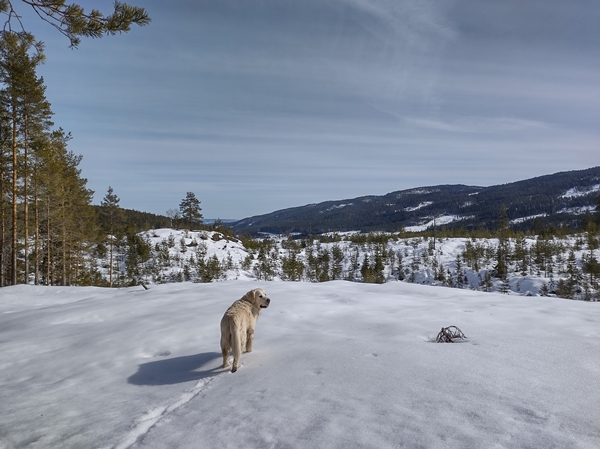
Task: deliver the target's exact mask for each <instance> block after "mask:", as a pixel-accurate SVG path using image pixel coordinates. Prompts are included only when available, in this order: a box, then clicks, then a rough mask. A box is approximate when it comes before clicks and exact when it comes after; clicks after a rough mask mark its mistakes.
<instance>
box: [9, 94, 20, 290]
mask: <svg viewBox="0 0 600 449" xmlns="http://www.w3.org/2000/svg"><path fill="white" fill-rule="evenodd" d="M18 151H19V148H18V146H17V107H16V105H15V104H12V169H13V170H12V175H13V176H12V178H13V185H12V239H11V243H12V247H11V253H10V265H11V284H12V285H17V182H18V174H17V154H18Z"/></svg>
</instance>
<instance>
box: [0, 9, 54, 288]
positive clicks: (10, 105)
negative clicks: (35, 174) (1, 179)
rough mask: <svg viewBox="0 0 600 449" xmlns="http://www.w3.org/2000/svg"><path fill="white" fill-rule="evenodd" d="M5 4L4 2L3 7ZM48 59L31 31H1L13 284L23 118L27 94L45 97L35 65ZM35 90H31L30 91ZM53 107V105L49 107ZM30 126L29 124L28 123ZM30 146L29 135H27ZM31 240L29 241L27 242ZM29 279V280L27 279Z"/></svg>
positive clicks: (0, 77)
mask: <svg viewBox="0 0 600 449" xmlns="http://www.w3.org/2000/svg"><path fill="white" fill-rule="evenodd" d="M1 6H2V5H1V4H0V7H1ZM43 60H44V54H43V45H42V44H41V43H40V42H37V41H36V40H35V39H34V37H33V36H32V35H31V34H28V33H13V32H10V31H4V32H2V33H1V35H0V83H2V84H3V86H4V88H3V90H2V92H1V103H2V109H3V110H4V113H5V114H7V115H8V117H9V120H10V126H11V153H12V163H11V172H12V173H11V174H12V185H11V218H12V219H11V256H10V259H11V260H10V262H11V270H10V271H11V284H12V285H15V284H17V281H18V279H17V278H18V276H17V252H18V248H17V242H18V235H17V234H18V231H17V214H18V210H17V208H18V197H19V179H20V178H21V179H23V177H22V176H20V173H19V161H20V156H21V148H20V141H19V138H20V137H21V135H22V129H21V126H22V124H23V121H22V118H23V117H24V116H25V117H28V114H27V113H28V112H30V108H29V107H24V105H25V104H27V105H28V106H29V105H30V102H29V101H26V98H27V97H29V98H31V97H35V98H36V100H38V101H37V103H40V101H45V100H43V90H41V87H40V86H41V83H38V79H37V77H36V75H35V68H36V67H37V66H38V65H39V64H40V63H41V62H42V61H43ZM30 91H31V92H30ZM48 109H49V108H48ZM25 129H27V126H25ZM24 140H25V144H26V147H25V148H27V140H28V139H27V136H25V139H24ZM27 245H28V241H25V246H27ZM26 281H27V280H26Z"/></svg>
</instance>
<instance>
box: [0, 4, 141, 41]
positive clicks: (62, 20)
mask: <svg viewBox="0 0 600 449" xmlns="http://www.w3.org/2000/svg"><path fill="white" fill-rule="evenodd" d="M17 1H18V0H0V13H4V14H6V15H7V20H6V24H5V29H6V28H8V29H9V30H10V29H11V22H12V20H13V19H17V21H18V22H19V23H20V24H21V26H22V23H21V16H20V15H19V14H18V12H17V10H16V9H15V7H14V5H15V4H16V2H17ZM21 1H22V2H23V3H25V4H27V5H29V6H30V7H31V8H33V10H34V11H35V13H36V14H37V15H38V16H39V17H40V18H41V19H42V20H43V21H44V22H47V23H49V24H50V25H52V26H53V27H54V28H56V29H57V30H58V31H59V32H60V33H61V34H63V35H64V36H66V37H67V38H68V39H69V41H70V42H71V47H77V46H78V45H79V43H80V39H79V37H80V36H83V37H92V38H99V37H102V36H104V35H113V34H117V33H123V32H128V31H129V30H130V29H131V25H132V24H134V23H135V24H137V25H139V26H144V25H148V24H149V23H150V20H151V19H150V17H149V16H148V13H147V12H146V10H145V9H144V8H140V7H137V6H130V5H128V4H127V3H122V2H119V1H115V4H114V8H115V9H114V12H113V13H112V14H110V15H106V16H105V15H103V14H102V13H101V12H100V11H98V10H97V9H92V10H91V11H90V12H86V11H85V10H84V8H82V7H81V6H80V5H78V4H77V3H70V4H66V3H65V0H21ZM23 31H24V30H23Z"/></svg>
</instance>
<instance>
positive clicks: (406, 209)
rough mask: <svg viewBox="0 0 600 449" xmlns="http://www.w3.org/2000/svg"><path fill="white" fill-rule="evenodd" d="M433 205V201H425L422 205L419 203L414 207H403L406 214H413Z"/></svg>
mask: <svg viewBox="0 0 600 449" xmlns="http://www.w3.org/2000/svg"><path fill="white" fill-rule="evenodd" d="M432 204H433V201H425V202H423V203H420V204H419V205H418V206H414V207H405V208H404V210H405V211H406V212H414V211H416V210H419V209H422V208H424V207H427V206H430V205H432Z"/></svg>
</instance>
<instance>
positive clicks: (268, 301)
mask: <svg viewBox="0 0 600 449" xmlns="http://www.w3.org/2000/svg"><path fill="white" fill-rule="evenodd" d="M265 301H267V304H266V305H264V306H263V305H262V304H261V305H260V308H261V309H266V308H267V307H269V304H271V300H270V299H269V298H265Z"/></svg>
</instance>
